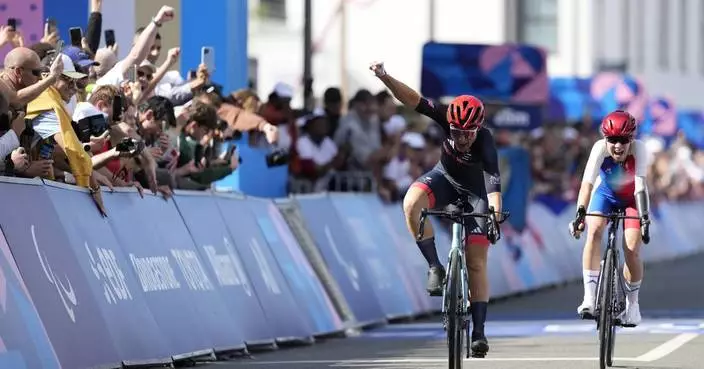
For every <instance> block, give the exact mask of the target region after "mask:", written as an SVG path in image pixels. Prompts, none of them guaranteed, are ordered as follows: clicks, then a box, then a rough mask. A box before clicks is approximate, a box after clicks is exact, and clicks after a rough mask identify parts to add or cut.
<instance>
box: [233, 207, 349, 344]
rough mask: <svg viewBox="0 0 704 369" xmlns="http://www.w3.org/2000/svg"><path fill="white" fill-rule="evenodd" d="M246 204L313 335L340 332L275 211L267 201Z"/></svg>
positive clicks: (337, 321) (305, 261) (338, 322)
mask: <svg viewBox="0 0 704 369" xmlns="http://www.w3.org/2000/svg"><path fill="white" fill-rule="evenodd" d="M247 202H248V203H249V207H250V209H251V210H252V211H253V212H254V215H255V217H256V218H257V223H258V224H259V228H261V230H262V234H263V235H264V238H266V241H267V243H268V244H269V247H270V248H271V251H272V254H273V255H274V257H275V258H276V261H277V262H278V264H279V268H281V271H282V272H283V274H284V276H285V277H286V281H287V282H288V285H289V287H290V288H291V292H293V294H294V297H296V300H297V301H298V305H299V306H301V307H304V309H303V310H305V311H306V312H307V313H308V316H309V319H310V324H311V326H313V327H314V328H315V329H314V333H316V334H326V333H332V332H337V331H340V330H342V329H343V326H342V320H341V319H340V316H339V315H338V313H337V310H335V306H334V305H333V304H332V301H330V297H329V296H328V294H327V292H326V291H325V289H324V288H323V285H322V284H321V283H320V281H319V280H318V277H317V275H316V274H315V271H314V270H313V267H311V265H310V263H309V262H308V259H306V256H305V254H303V251H301V249H300V246H299V245H298V242H296V239H295V238H294V237H293V234H292V233H291V230H290V229H289V227H288V224H286V221H285V220H284V218H283V216H282V215H281V213H280V212H279V209H278V208H277V207H276V205H274V203H273V202H272V201H271V200H267V199H256V198H248V199H247Z"/></svg>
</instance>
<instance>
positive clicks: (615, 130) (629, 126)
mask: <svg viewBox="0 0 704 369" xmlns="http://www.w3.org/2000/svg"><path fill="white" fill-rule="evenodd" d="M601 133H602V134H603V135H604V137H628V138H633V136H634V135H635V133H636V118H634V117H633V116H632V115H631V114H630V113H628V112H627V111H623V110H616V111H613V112H611V113H609V115H607V116H606V117H605V118H604V120H602V121H601Z"/></svg>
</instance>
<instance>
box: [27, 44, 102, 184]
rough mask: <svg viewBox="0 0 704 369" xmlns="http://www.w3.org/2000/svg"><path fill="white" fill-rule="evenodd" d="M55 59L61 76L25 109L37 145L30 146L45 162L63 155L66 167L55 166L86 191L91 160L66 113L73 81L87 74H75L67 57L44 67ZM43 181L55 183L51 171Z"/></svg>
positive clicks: (90, 172) (59, 163)
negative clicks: (59, 65) (66, 162)
mask: <svg viewBox="0 0 704 369" xmlns="http://www.w3.org/2000/svg"><path fill="white" fill-rule="evenodd" d="M54 58H61V61H62V64H63V70H62V72H61V75H60V76H59V78H57V79H56V81H55V82H54V84H53V86H51V87H49V88H47V89H46V90H44V91H43V92H42V93H41V94H40V95H39V96H38V97H37V98H36V99H34V100H32V101H30V102H29V104H28V105H27V119H30V120H31V122H32V126H33V128H34V132H35V137H36V138H35V141H37V142H36V145H33V146H37V147H38V149H39V155H40V157H41V158H42V159H44V160H52V158H54V157H55V155H54V153H55V152H57V151H61V152H63V153H64V154H65V156H66V157H67V158H68V164H69V165H68V166H66V165H65V164H64V163H65V162H64V161H63V160H60V161H56V162H55V165H56V166H57V167H58V168H59V169H61V170H64V171H69V172H71V173H72V174H73V176H74V178H75V179H76V183H77V184H78V185H79V186H83V187H88V186H89V185H90V181H91V178H92V174H93V171H92V167H93V166H92V163H91V158H90V156H89V155H88V153H87V152H86V150H85V148H84V147H83V144H82V143H81V142H80V141H79V140H78V137H77V136H76V133H75V132H74V130H73V126H72V124H71V115H72V114H73V112H72V111H69V110H68V105H67V103H68V101H70V100H71V97H72V96H73V95H74V94H75V93H76V90H77V88H76V81H77V80H79V79H81V78H85V77H86V74H84V73H80V72H78V71H76V68H75V67H74V65H73V61H71V58H70V57H69V56H68V55H66V54H58V55H56V56H54V55H50V56H48V57H46V58H44V60H43V64H44V65H52V64H53V63H54V60H53V59H54ZM46 178H49V179H54V176H53V171H50V172H48V173H46ZM108 182H109V181H108ZM96 186H97V184H96Z"/></svg>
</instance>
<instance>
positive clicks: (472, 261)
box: [369, 62, 502, 354]
mask: <svg viewBox="0 0 704 369" xmlns="http://www.w3.org/2000/svg"><path fill="white" fill-rule="evenodd" d="M369 69H371V70H372V71H373V72H374V74H376V76H377V77H378V78H379V79H380V80H381V81H382V82H383V83H384V85H386V87H388V88H389V90H391V93H392V94H393V95H394V97H395V98H396V99H398V100H399V101H401V102H402V103H403V104H404V105H405V106H407V107H411V108H413V109H415V110H416V111H417V112H419V113H421V114H423V115H426V116H428V117H429V118H431V119H433V120H434V121H435V122H437V124H439V125H440V127H442V129H443V131H444V132H445V137H446V139H445V140H444V142H443V145H442V156H441V158H440V162H438V164H437V165H436V166H435V167H434V168H433V169H431V170H430V171H429V172H428V173H425V174H423V175H422V176H421V177H420V178H419V179H417V180H416V182H415V183H413V185H412V186H411V188H410V189H409V190H408V192H407V193H406V196H405V198H404V199H403V211H404V214H405V217H406V225H407V226H408V230H409V231H410V232H411V234H412V235H413V237H414V238H415V236H416V235H417V234H418V227H419V223H420V220H419V218H420V212H421V209H423V208H443V207H445V206H447V205H448V204H450V203H452V202H454V201H455V200H457V199H458V198H459V197H460V196H462V197H463V198H464V199H467V198H469V203H470V204H469V205H471V208H470V209H467V210H468V211H474V212H485V211H487V206H488V205H491V206H492V207H493V208H494V210H495V211H496V212H500V211H501V202H502V201H501V177H500V175H499V160H498V154H497V151H496V146H495V144H494V138H493V136H492V134H491V132H489V130H488V129H486V128H484V127H482V125H483V123H484V104H482V102H481V101H480V100H479V99H477V98H476V97H474V96H469V95H462V96H459V97H457V98H455V99H454V100H453V101H452V103H451V104H450V105H449V106H448V107H439V106H436V105H435V104H433V103H432V102H430V101H429V100H427V99H425V98H423V97H422V96H420V94H418V92H416V91H414V90H413V89H411V88H410V87H408V86H406V85H405V84H404V83H402V82H400V81H398V80H396V79H395V78H393V77H391V76H390V75H389V74H387V73H386V70H385V69H384V64H383V63H378V62H377V63H373V64H372V65H371V66H370V68H369ZM487 204H488V205H487ZM496 216H497V217H498V219H499V220H500V219H501V214H497V215H496ZM470 222H471V220H470ZM467 233H468V234H469V236H468V237H467V240H466V246H467V247H466V255H467V270H468V271H469V280H470V286H469V288H470V292H471V301H472V304H471V313H472V322H473V330H472V345H471V349H472V351H473V352H477V353H484V354H486V352H487V351H489V344H488V342H487V339H486V336H485V335H484V322H485V321H486V310H487V302H488V301H489V281H488V277H487V273H486V262H487V254H488V246H489V238H492V239H496V238H497V237H498V235H497V234H495V233H493V232H492V233H491V234H487V228H486V221H485V220H484V219H475V220H474V224H470V225H469V226H468V229H467ZM424 237H425V239H423V240H421V241H417V244H418V248H419V249H420V251H421V253H422V254H423V257H425V260H426V261H427V262H428V265H429V268H430V269H429V271H428V286H427V290H428V292H429V293H430V295H431V296H442V285H443V280H444V279H445V268H444V267H443V265H442V264H441V263H440V260H439V259H438V254H437V251H436V249H435V237H434V233H433V230H432V227H431V226H430V223H426V226H425V232H424Z"/></svg>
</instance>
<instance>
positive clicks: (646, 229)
mask: <svg viewBox="0 0 704 369" xmlns="http://www.w3.org/2000/svg"><path fill="white" fill-rule="evenodd" d="M582 209H583V208H582ZM586 217H599V218H606V219H609V220H610V221H615V220H620V219H624V220H625V219H635V220H638V221H640V225H641V237H642V238H643V242H644V243H646V244H647V243H649V242H650V221H649V220H646V221H643V219H641V217H638V216H632V215H625V214H623V213H619V212H616V213H610V214H602V213H583V214H579V215H578V216H577V219H575V220H574V222H573V223H572V227H573V228H574V229H576V228H577V226H578V224H579V223H582V222H584V218H586ZM574 237H575V238H576V239H579V234H577V235H575V236H574Z"/></svg>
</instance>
